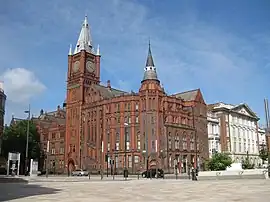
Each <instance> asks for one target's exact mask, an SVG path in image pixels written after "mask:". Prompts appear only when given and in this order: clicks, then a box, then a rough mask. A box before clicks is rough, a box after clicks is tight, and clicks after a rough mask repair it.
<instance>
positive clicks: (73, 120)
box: [65, 16, 100, 172]
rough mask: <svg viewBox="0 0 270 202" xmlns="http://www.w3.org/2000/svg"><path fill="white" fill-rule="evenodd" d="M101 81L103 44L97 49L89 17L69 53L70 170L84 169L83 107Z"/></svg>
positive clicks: (67, 145)
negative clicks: (87, 94)
mask: <svg viewBox="0 0 270 202" xmlns="http://www.w3.org/2000/svg"><path fill="white" fill-rule="evenodd" d="M99 83H100V54H99V46H98V47H97V51H96V52H94V49H93V44H92V39H91V34H90V27H89V24H88V20H87V16H85V19H84V21H83V24H82V28H81V32H80V35H79V38H78V42H77V44H76V47H75V49H74V51H72V46H70V49H69V54H68V73H67V98H66V99H67V102H66V117H67V119H66V138H65V165H66V167H67V171H69V172H70V171H72V170H74V169H76V168H81V165H82V163H81V149H82V148H81V145H82V141H83V138H82V124H83V123H82V106H83V104H84V101H85V100H84V99H85V96H84V92H87V89H89V88H90V87H91V85H94V84H99Z"/></svg>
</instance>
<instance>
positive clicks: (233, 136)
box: [208, 102, 265, 166]
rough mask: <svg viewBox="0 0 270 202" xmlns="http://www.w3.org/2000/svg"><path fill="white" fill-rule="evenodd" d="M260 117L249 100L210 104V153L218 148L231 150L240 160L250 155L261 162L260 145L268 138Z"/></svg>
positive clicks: (218, 149) (217, 150)
mask: <svg viewBox="0 0 270 202" xmlns="http://www.w3.org/2000/svg"><path fill="white" fill-rule="evenodd" d="M258 121H259V118H258V117H257V115H256V114H255V113H254V112H253V111H252V110H251V109H250V108H249V107H248V105H247V104H239V105H230V104H225V103H222V102H220V103H216V104H211V105H208V135H209V138H208V139H209V156H210V157H211V156H212V154H213V153H214V152H228V153H229V154H230V155H231V157H232V159H233V160H234V162H236V163H237V162H239V163H240V162H242V161H243V160H245V159H246V158H247V157H248V158H249V160H250V163H254V164H255V165H256V166H258V165H259V164H261V163H262V161H261V159H260V157H259V149H260V144H261V143H262V142H265V139H264V140H263V136H264V135H263V130H261V129H259V127H258ZM264 137H265V136H264Z"/></svg>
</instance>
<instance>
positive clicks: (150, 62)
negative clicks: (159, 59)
mask: <svg viewBox="0 0 270 202" xmlns="http://www.w3.org/2000/svg"><path fill="white" fill-rule="evenodd" d="M154 66H155V65H154V60H153V57H152V52H151V43H150V38H149V43H148V56H147V60H146V67H154Z"/></svg>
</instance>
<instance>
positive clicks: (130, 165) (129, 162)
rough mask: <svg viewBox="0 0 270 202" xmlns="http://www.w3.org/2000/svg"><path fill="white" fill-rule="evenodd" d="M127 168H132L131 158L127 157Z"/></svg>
mask: <svg viewBox="0 0 270 202" xmlns="http://www.w3.org/2000/svg"><path fill="white" fill-rule="evenodd" d="M128 167H129V168H132V156H128Z"/></svg>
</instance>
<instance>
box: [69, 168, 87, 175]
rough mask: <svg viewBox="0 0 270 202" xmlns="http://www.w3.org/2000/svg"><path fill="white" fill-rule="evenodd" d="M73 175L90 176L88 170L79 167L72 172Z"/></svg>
mask: <svg viewBox="0 0 270 202" xmlns="http://www.w3.org/2000/svg"><path fill="white" fill-rule="evenodd" d="M71 175H72V176H88V171H87V170H82V169H78V170H75V171H73V172H72V173H71Z"/></svg>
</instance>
